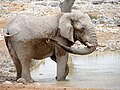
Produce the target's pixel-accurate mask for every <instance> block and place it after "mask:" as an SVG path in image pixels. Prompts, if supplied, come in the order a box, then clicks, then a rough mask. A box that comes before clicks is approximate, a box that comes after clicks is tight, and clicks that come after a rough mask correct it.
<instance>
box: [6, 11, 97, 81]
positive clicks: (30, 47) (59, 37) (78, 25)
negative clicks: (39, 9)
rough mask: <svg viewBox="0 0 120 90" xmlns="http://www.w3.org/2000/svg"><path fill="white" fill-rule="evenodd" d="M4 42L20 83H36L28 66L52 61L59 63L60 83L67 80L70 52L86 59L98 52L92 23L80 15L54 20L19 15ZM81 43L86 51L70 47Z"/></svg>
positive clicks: (11, 25)
mask: <svg viewBox="0 0 120 90" xmlns="http://www.w3.org/2000/svg"><path fill="white" fill-rule="evenodd" d="M4 32H5V36H4V37H5V41H6V45H7V47H8V50H9V53H10V55H11V57H12V60H13V62H14V64H15V66H16V70H17V79H18V80H19V79H20V78H23V79H25V80H26V81H27V82H33V80H32V78H31V75H30V69H29V65H30V62H31V59H32V58H33V59H39V60H40V59H44V58H46V57H51V59H52V60H54V61H55V62H56V63H57V76H56V79H57V80H65V78H66V76H67V75H68V72H69V68H68V65H67V60H68V52H70V53H73V54H78V55H86V54H90V53H92V52H93V51H95V49H96V47H97V38H96V34H95V31H94V27H93V24H92V22H91V19H90V18H89V16H88V15H87V14H83V13H81V12H76V13H64V14H58V15H52V16H39V17H38V16H35V15H32V14H20V15H18V16H16V17H15V18H14V19H12V20H11V21H10V22H9V23H8V25H7V26H6V28H5V29H4ZM77 40H79V41H80V42H81V43H82V44H84V45H85V46H86V47H85V48H82V49H75V48H73V47H71V46H72V45H73V44H74V43H75V41H77Z"/></svg>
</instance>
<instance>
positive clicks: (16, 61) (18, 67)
mask: <svg viewBox="0 0 120 90" xmlns="http://www.w3.org/2000/svg"><path fill="white" fill-rule="evenodd" d="M5 42H6V45H7V48H8V51H9V53H10V56H11V58H12V60H13V63H14V64H15V67H16V71H17V78H16V79H19V78H21V72H22V67H21V63H20V60H19V59H18V57H17V54H16V52H15V50H14V48H13V46H12V43H11V40H10V39H8V38H5Z"/></svg>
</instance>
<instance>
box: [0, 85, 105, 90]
mask: <svg viewBox="0 0 120 90" xmlns="http://www.w3.org/2000/svg"><path fill="white" fill-rule="evenodd" d="M0 90H103V89H94V88H83V89H82V88H77V87H58V86H51V85H33V84H29V85H3V84H0Z"/></svg>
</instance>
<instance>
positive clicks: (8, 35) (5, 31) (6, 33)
mask: <svg viewBox="0 0 120 90" xmlns="http://www.w3.org/2000/svg"><path fill="white" fill-rule="evenodd" d="M17 34H19V32H16V33H13V34H9V31H8V29H4V31H3V36H4V37H12V36H14V35H17Z"/></svg>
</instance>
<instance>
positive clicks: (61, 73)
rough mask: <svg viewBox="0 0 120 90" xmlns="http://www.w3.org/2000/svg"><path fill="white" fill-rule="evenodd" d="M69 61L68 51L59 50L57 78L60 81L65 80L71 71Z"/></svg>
mask: <svg viewBox="0 0 120 90" xmlns="http://www.w3.org/2000/svg"><path fill="white" fill-rule="evenodd" d="M61 53H62V55H61ZM63 54H64V55H63ZM67 61H68V53H67V52H65V51H62V52H57V55H56V62H57V76H56V79H57V80H58V81H62V80H65V79H66V76H67V75H68V73H69V67H68V65H67Z"/></svg>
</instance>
